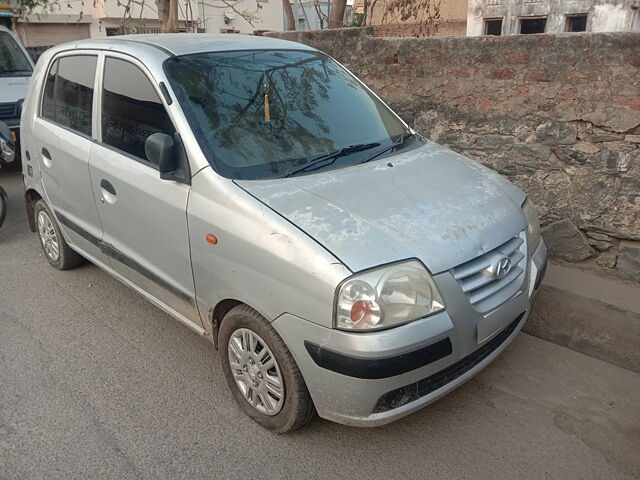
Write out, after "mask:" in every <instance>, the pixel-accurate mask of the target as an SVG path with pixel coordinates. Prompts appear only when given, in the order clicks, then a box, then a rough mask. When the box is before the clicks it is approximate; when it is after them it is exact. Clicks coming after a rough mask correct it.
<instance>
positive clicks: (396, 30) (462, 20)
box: [353, 0, 469, 37]
mask: <svg viewBox="0 0 640 480" xmlns="http://www.w3.org/2000/svg"><path fill="white" fill-rule="evenodd" d="M366 3H367V8H366V10H367V15H366V17H367V19H366V25H371V26H374V27H375V31H376V35H380V36H394V37H395V36H397V37H423V36H427V35H465V34H466V28H467V14H468V10H469V2H468V0H440V2H438V1H437V0H434V1H433V2H432V4H431V8H430V11H431V13H435V11H436V7H437V13H438V18H437V19H436V20H435V21H434V22H433V23H432V24H429V25H425V24H424V19H425V18H426V17H427V16H428V15H424V12H421V11H418V12H414V13H415V14H414V15H412V16H411V18H408V19H404V20H403V19H402V16H401V14H400V12H399V11H397V10H394V9H390V7H391V5H392V3H393V2H392V0H366ZM353 12H354V14H355V15H363V14H364V12H365V0H354V4H353Z"/></svg>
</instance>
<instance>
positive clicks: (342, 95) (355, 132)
mask: <svg viewBox="0 0 640 480" xmlns="http://www.w3.org/2000/svg"><path fill="white" fill-rule="evenodd" d="M165 71H166V73H167V76H168V78H169V81H170V83H171V85H172V87H173V89H174V91H175V93H176V96H177V99H178V101H179V103H180V104H181V106H182V108H183V110H184V112H185V115H186V117H187V120H188V121H189V123H190V126H191V128H192V130H193V132H194V134H195V136H196V138H197V139H198V142H199V144H200V146H201V148H202V150H203V152H204V154H205V156H206V157H207V159H208V160H209V162H210V163H211V165H212V166H213V167H214V169H215V170H216V171H217V172H218V173H220V174H221V175H223V176H225V177H228V178H237V179H261V178H279V177H286V176H291V175H299V174H303V173H311V172H316V171H318V170H321V169H323V170H329V169H336V168H341V167H344V166H348V165H354V164H356V163H362V162H364V161H367V160H369V159H373V158H379V157H380V156H381V155H384V154H386V153H385V152H390V151H397V150H398V149H399V148H405V147H406V146H405V143H406V142H405V141H404V139H405V138H406V136H407V135H408V136H410V133H409V131H408V130H407V128H406V127H405V126H404V124H403V123H402V122H401V121H400V120H399V119H398V118H397V117H396V116H395V115H394V113H393V112H391V111H390V110H389V109H388V108H387V107H386V106H385V105H384V104H383V103H382V102H380V101H379V100H378V99H377V98H376V97H375V96H373V95H372V94H370V93H369V92H368V91H367V90H366V89H365V88H363V87H362V85H361V84H360V83H359V82H358V80H357V79H356V78H355V77H353V75H351V74H350V73H349V72H347V71H346V70H345V69H344V68H342V67H341V66H340V65H338V64H337V63H336V62H334V61H333V60H332V59H331V58H329V57H327V56H326V55H324V54H322V53H320V52H314V51H297V50H266V51H265V50H259V51H251V50H249V51H247V50H244V51H233V52H209V53H201V54H192V55H186V56H181V57H174V58H171V59H169V60H167V61H166V62H165ZM414 138H415V137H414ZM401 140H402V141H401ZM417 141H418V140H413V142H414V143H416V142H417ZM396 143H397V144H398V145H396Z"/></svg>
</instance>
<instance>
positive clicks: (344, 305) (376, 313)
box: [335, 260, 444, 330]
mask: <svg viewBox="0 0 640 480" xmlns="http://www.w3.org/2000/svg"><path fill="white" fill-rule="evenodd" d="M336 295H337V296H336V309H335V325H336V327H337V328H341V329H345V330H379V329H383V328H389V327H393V326H396V325H401V324H403V323H407V322H411V321H413V320H417V319H419V318H423V317H426V316H427V315H431V314H433V313H436V312H439V311H441V310H444V301H443V300H442V296H441V295H440V292H439V291H438V287H437V286H436V284H435V283H434V281H433V279H432V278H431V275H430V274H429V272H428V271H427V270H426V268H424V266H423V265H422V264H421V263H420V262H418V261H417V260H410V261H407V262H402V263H397V264H394V265H388V266H385V267H381V268H377V269H374V270H371V271H368V272H364V273H361V274H357V275H354V276H353V277H350V278H348V279H347V280H345V281H344V282H343V283H342V285H340V287H339V288H338V292H337V294H336Z"/></svg>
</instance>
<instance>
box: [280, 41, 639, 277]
mask: <svg viewBox="0 0 640 480" xmlns="http://www.w3.org/2000/svg"><path fill="white" fill-rule="evenodd" d="M372 33H373V32H372V30H371V29H370V28H363V29H343V30H328V31H322V32H285V33H280V34H273V35H274V36H278V37H280V38H286V39H289V40H294V41H298V42H301V43H306V44H309V45H312V46H314V47H316V48H318V49H320V50H322V51H324V52H326V53H328V54H329V55H331V56H333V57H334V58H336V59H337V60H338V61H340V62H341V63H343V64H344V65H345V66H346V67H347V68H349V69H350V70H351V71H353V72H354V73H355V74H356V75H358V76H359V77H360V78H361V79H362V80H363V81H364V82H365V83H366V84H367V85H369V86H370V87H371V88H372V89H373V90H374V91H375V92H376V93H378V94H379V95H380V96H381V97H382V98H383V99H384V100H385V101H386V102H387V103H389V104H390V106H391V107H392V108H394V109H395V110H396V111H397V112H398V113H399V114H400V115H401V116H402V117H403V118H404V119H405V120H406V121H407V122H408V123H409V124H411V125H412V126H413V127H414V128H415V129H416V130H418V131H419V132H421V133H422V134H424V135H425V136H427V137H428V138H431V139H432V140H434V141H436V142H438V143H441V144H444V145H447V146H448V147H450V148H452V149H453V150H456V151H458V152H460V153H462V154H464V155H467V156H469V157H471V158H473V159H476V160H478V161H479V162H482V163H483V164H485V165H487V166H489V167H491V168H493V169H495V170H497V171H498V172H500V173H501V174H503V175H505V176H507V177H508V178H509V179H510V180H511V181H513V182H514V183H516V184H517V185H519V186H520V187H521V188H522V189H523V190H525V191H526V192H527V193H528V194H529V196H530V197H531V198H532V200H533V201H534V202H535V204H536V205H537V206H538V210H539V213H540V217H541V221H542V224H543V235H544V238H545V241H546V243H547V246H548V247H549V249H550V253H551V256H552V257H554V258H555V259H557V260H559V261H565V262H571V263H579V264H581V265H584V266H590V267H594V268H596V269H599V270H601V272H606V273H608V274H612V275H615V276H616V277H618V278H622V279H626V280H630V281H635V282H640V84H639V82H640V33H611V34H606V33H598V34H559V35H526V36H525V35H523V36H511V37H430V38H380V37H374V36H373V35H372Z"/></svg>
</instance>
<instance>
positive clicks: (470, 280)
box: [451, 231, 527, 312]
mask: <svg viewBox="0 0 640 480" xmlns="http://www.w3.org/2000/svg"><path fill="white" fill-rule="evenodd" d="M504 257H508V258H509V259H510V260H511V269H510V270H509V272H508V273H507V275H506V276H504V277H503V278H500V279H495V278H494V277H493V274H492V271H491V269H492V266H493V265H495V264H496V262H498V261H499V260H500V259H502V258H504ZM526 270H527V242H526V235H525V232H524V231H522V232H520V233H519V234H518V235H516V236H515V237H513V238H511V239H509V240H508V241H506V242H505V243H503V244H502V245H500V246H499V247H497V248H494V249H493V250H491V251H489V252H487V253H485V254H483V255H481V256H479V257H476V258H474V259H473V260H470V261H468V262H466V263H463V264H462V265H458V266H457V267H455V268H453V270H452V271H451V273H452V275H453V278H455V279H456V280H457V281H458V283H459V284H460V288H462V291H463V292H464V293H465V294H466V295H467V297H468V298H469V302H470V303H471V305H473V307H474V308H475V309H476V310H478V311H479V312H488V311H490V310H493V309H494V308H497V307H498V306H500V305H502V304H503V303H504V302H506V301H507V300H509V299H510V298H511V297H513V296H514V295H515V294H516V293H517V292H518V291H519V290H520V288H521V287H522V284H523V282H524V279H525V275H524V274H525V272H526Z"/></svg>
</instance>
